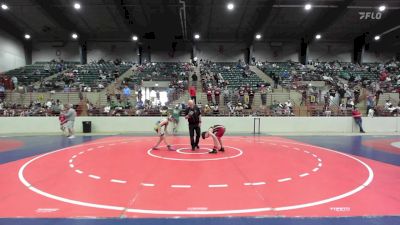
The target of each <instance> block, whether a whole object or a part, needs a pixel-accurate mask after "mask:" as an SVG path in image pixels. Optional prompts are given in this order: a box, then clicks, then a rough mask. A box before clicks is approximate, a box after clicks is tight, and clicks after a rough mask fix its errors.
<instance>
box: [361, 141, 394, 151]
mask: <svg viewBox="0 0 400 225" xmlns="http://www.w3.org/2000/svg"><path fill="white" fill-rule="evenodd" d="M362 143H363V145H365V146H368V147H371V148H374V149H377V150H378V149H379V150H381V151H385V152H389V153H395V154H400V138H394V139H376V140H367V141H363V142H362Z"/></svg>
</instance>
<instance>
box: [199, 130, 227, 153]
mask: <svg viewBox="0 0 400 225" xmlns="http://www.w3.org/2000/svg"><path fill="white" fill-rule="evenodd" d="M225 130H226V129H225V127H224V126H222V125H214V126H212V127H210V128H209V129H208V131H205V132H203V133H201V137H202V138H203V139H206V138H208V137H210V136H211V137H212V139H213V141H214V148H213V150H212V151H211V152H209V153H210V154H215V153H218V151H221V152H223V151H225V149H224V146H223V145H222V140H221V138H222V136H224V134H225ZM217 149H219V150H218V151H217Z"/></svg>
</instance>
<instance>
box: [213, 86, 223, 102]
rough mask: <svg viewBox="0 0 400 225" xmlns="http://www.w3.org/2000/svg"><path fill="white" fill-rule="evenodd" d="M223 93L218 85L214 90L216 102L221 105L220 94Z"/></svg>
mask: <svg viewBox="0 0 400 225" xmlns="http://www.w3.org/2000/svg"><path fill="white" fill-rule="evenodd" d="M220 95H221V89H219V87H216V88H215V90H214V98H215V104H217V105H219V100H220V98H219V96H220Z"/></svg>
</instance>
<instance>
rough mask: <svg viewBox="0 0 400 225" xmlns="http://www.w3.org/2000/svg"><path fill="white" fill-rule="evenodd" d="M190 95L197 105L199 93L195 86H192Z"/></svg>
mask: <svg viewBox="0 0 400 225" xmlns="http://www.w3.org/2000/svg"><path fill="white" fill-rule="evenodd" d="M189 95H190V99H191V100H193V101H194V104H197V101H196V95H197V91H196V87H195V86H190V88H189Z"/></svg>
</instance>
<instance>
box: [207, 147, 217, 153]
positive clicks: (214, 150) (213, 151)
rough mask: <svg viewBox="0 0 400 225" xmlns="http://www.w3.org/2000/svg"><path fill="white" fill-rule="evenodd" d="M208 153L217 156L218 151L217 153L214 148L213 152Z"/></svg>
mask: <svg viewBox="0 0 400 225" xmlns="http://www.w3.org/2000/svg"><path fill="white" fill-rule="evenodd" d="M208 153H210V154H217V153H218V151H217V149H215V148H214V149H213V150H212V151H211V152H208Z"/></svg>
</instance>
